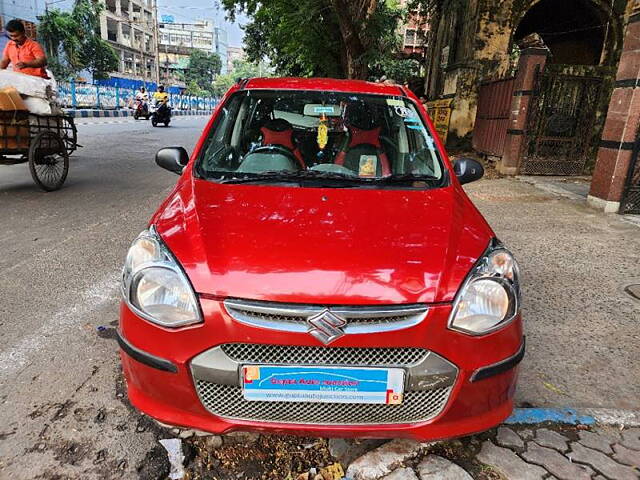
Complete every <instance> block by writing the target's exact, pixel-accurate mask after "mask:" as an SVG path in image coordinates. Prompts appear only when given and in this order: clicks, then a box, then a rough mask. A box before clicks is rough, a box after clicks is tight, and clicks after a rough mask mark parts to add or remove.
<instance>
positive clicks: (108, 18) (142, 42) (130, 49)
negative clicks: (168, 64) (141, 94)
mask: <svg viewBox="0 0 640 480" xmlns="http://www.w3.org/2000/svg"><path fill="white" fill-rule="evenodd" d="M155 2H156V0H106V1H105V4H106V5H105V6H106V8H105V10H104V12H103V13H102V18H101V19H100V20H101V25H100V30H101V35H102V38H104V39H105V40H107V41H108V42H109V43H110V44H111V46H112V47H113V48H114V49H115V51H116V53H117V54H118V56H119V58H120V65H119V68H118V71H117V72H113V73H112V75H111V77H112V79H115V80H117V79H119V78H122V79H125V80H133V81H135V82H136V83H138V82H141V81H142V82H145V83H155V82H157V81H158V76H159V71H158V63H157V40H156V35H157V33H156V21H157V20H156V3H155Z"/></svg>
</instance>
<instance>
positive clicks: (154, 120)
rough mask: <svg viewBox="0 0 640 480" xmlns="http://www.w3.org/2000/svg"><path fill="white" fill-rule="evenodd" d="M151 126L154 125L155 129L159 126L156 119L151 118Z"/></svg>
mask: <svg viewBox="0 0 640 480" xmlns="http://www.w3.org/2000/svg"><path fill="white" fill-rule="evenodd" d="M151 125H153V126H154V127H157V126H158V120H157V119H156V117H151Z"/></svg>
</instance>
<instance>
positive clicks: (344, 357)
mask: <svg viewBox="0 0 640 480" xmlns="http://www.w3.org/2000/svg"><path fill="white" fill-rule="evenodd" d="M221 348H222V351H223V352H224V353H225V354H226V355H227V356H228V357H229V358H231V359H232V360H234V361H236V362H238V363H249V364H252V363H266V364H270V365H343V366H354V365H358V366H366V367H398V366H399V367H405V366H410V365H414V364H416V363H418V362H420V361H421V360H422V359H424V358H425V357H426V356H427V355H428V354H429V350H426V349H423V348H351V347H303V346H288V345H271V344H255V343H227V344H224V345H222V346H221Z"/></svg>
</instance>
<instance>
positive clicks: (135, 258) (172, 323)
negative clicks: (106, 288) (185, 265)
mask: <svg viewBox="0 0 640 480" xmlns="http://www.w3.org/2000/svg"><path fill="white" fill-rule="evenodd" d="M122 295H123V297H124V300H125V301H126V302H127V304H128V305H129V307H130V308H131V309H132V310H133V311H134V312H135V313H136V314H138V315H139V316H141V317H143V318H145V319H147V320H149V321H150V322H153V323H157V324H158V325H162V326H163V327H182V326H184V325H189V324H192V323H198V322H201V321H202V315H201V314H200V307H199V305H198V300H197V298H196V295H195V293H194V291H193V288H192V287H191V283H189V279H188V278H187V276H186V275H185V273H184V272H183V271H182V268H181V267H180V265H179V264H178V262H177V260H176V259H175V258H174V257H173V255H172V254H171V252H170V251H169V249H168V248H167V246H166V245H165V244H164V243H163V242H162V240H161V239H160V236H159V235H158V234H157V233H156V231H155V229H154V228H153V227H151V228H150V229H149V230H145V231H144V232H142V233H141V234H140V235H139V236H138V238H136V239H135V240H134V242H133V244H131V247H130V248H129V252H128V253H127V258H126V260H125V263H124V269H123V272H122Z"/></svg>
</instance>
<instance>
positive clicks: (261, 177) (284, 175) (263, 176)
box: [211, 171, 299, 183]
mask: <svg viewBox="0 0 640 480" xmlns="http://www.w3.org/2000/svg"><path fill="white" fill-rule="evenodd" d="M211 180H215V181H217V182H218V183H251V182H264V181H265V180H280V181H287V182H292V181H293V182H298V180H299V179H298V178H296V176H295V172H286V171H282V172H264V173H240V174H238V173H233V172H230V173H229V174H228V177H227V176H224V175H223V176H221V177H219V178H213V179H211Z"/></svg>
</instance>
